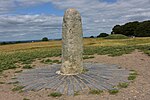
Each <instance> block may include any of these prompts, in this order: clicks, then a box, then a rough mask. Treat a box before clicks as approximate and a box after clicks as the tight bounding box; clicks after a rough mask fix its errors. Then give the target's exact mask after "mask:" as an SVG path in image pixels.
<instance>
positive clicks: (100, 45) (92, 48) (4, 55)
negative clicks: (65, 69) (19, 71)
mask: <svg viewBox="0 0 150 100" xmlns="http://www.w3.org/2000/svg"><path fill="white" fill-rule="evenodd" d="M135 49H138V50H140V51H143V52H144V53H146V54H148V55H150V38H130V39H102V38H86V39H84V55H85V57H84V58H85V59H86V58H88V56H87V55H94V54H98V55H109V56H120V55H123V54H128V53H131V52H132V51H134V50H135ZM58 56H61V41H60V40H59V41H58V40H56V41H55V40H53V41H49V42H33V43H22V44H11V45H1V46H0V72H2V71H3V70H7V69H14V68H17V67H20V66H18V63H19V65H25V64H32V62H33V61H35V60H36V59H43V58H46V57H58Z"/></svg>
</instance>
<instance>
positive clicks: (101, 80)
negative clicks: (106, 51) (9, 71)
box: [16, 63, 129, 95]
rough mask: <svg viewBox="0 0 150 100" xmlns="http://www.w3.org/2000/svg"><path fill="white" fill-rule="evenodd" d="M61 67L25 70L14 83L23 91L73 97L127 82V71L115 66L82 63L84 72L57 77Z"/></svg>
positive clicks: (110, 88) (109, 88)
mask: <svg viewBox="0 0 150 100" xmlns="http://www.w3.org/2000/svg"><path fill="white" fill-rule="evenodd" d="M60 67H61V65H58V64H54V65H51V66H48V67H45V68H37V69H30V70H25V71H23V72H22V73H20V74H19V75H18V76H17V79H16V81H18V82H19V84H20V85H21V86H25V88H24V89H23V90H24V91H30V90H34V91H38V90H41V89H52V90H55V91H57V92H60V93H62V94H67V95H74V93H75V92H76V91H82V90H84V89H86V88H88V89H98V90H112V89H114V88H113V87H114V86H116V85H118V83H122V82H128V75H129V71H128V70H126V69H120V67H119V66H116V65H107V64H100V63H84V68H85V69H86V71H85V72H84V73H82V74H78V75H59V74H57V73H56V71H58V70H60Z"/></svg>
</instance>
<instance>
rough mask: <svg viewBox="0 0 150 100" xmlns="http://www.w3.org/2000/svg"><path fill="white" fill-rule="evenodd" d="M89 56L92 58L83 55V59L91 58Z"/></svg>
mask: <svg viewBox="0 0 150 100" xmlns="http://www.w3.org/2000/svg"><path fill="white" fill-rule="evenodd" d="M91 58H94V56H87V55H85V56H83V59H91Z"/></svg>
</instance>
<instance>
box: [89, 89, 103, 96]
mask: <svg viewBox="0 0 150 100" xmlns="http://www.w3.org/2000/svg"><path fill="white" fill-rule="evenodd" d="M101 93H103V91H102V90H90V91H89V94H97V95H99V94H101Z"/></svg>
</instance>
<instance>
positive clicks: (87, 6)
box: [0, 0, 150, 40]
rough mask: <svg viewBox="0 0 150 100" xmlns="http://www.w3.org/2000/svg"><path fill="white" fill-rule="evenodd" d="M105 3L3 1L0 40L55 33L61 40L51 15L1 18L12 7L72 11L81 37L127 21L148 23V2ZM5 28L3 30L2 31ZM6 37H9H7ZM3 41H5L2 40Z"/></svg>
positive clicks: (58, 26)
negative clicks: (78, 17) (44, 6)
mask: <svg viewBox="0 0 150 100" xmlns="http://www.w3.org/2000/svg"><path fill="white" fill-rule="evenodd" d="M104 1H105V0H92V1H91V0H34V1H33V0H32V1H31V0H15V2H14V1H13V0H3V1H2V3H0V14H1V15H0V36H1V37H0V40H1V39H2V37H3V36H5V37H6V35H8V34H9V33H10V32H11V34H16V35H12V36H16V37H17V34H18V36H19V34H21V35H20V36H22V37H23V36H25V37H27V36H30V35H33V36H35V37H37V36H43V35H44V34H43V32H45V34H49V33H50V32H51V33H55V34H59V35H57V36H59V37H60V36H61V33H60V32H61V23H62V17H60V16H52V15H49V16H48V15H16V16H12V15H11V16H9V15H6V14H5V16H4V13H8V14H9V12H11V11H12V10H13V9H15V7H17V6H18V5H19V6H32V5H36V4H40V3H47V2H51V3H52V4H53V5H54V6H55V7H56V8H57V9H60V10H66V9H67V8H70V7H71V8H76V9H77V10H78V11H79V12H80V13H81V15H82V19H83V29H84V34H85V35H98V34H99V32H107V33H110V32H111V29H112V27H113V26H114V25H116V24H124V23H126V22H129V21H136V20H137V21H143V20H149V19H150V0H117V1H116V2H114V3H108V2H104ZM6 27H7V29H5V28H6ZM11 34H10V36H11ZM5 39H6V38H5Z"/></svg>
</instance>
